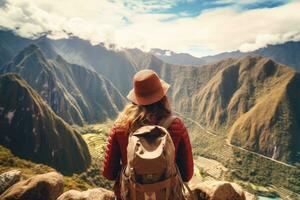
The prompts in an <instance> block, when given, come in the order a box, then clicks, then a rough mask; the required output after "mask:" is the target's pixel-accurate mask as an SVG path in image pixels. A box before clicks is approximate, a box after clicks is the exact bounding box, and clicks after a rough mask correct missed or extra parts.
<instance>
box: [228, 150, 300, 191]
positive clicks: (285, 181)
mask: <svg viewBox="0 0 300 200" xmlns="http://www.w3.org/2000/svg"><path fill="white" fill-rule="evenodd" d="M227 167H228V168H230V169H232V170H231V171H230V172H229V173H230V174H229V176H230V177H231V178H232V179H237V180H242V181H244V182H250V183H254V184H257V185H262V186H272V187H274V188H282V187H283V188H288V190H290V191H293V192H294V193H298V194H299V193H300V179H299V177H300V169H299V168H297V167H288V166H286V165H282V164H280V163H276V162H274V161H271V160H269V159H266V158H263V157H261V156H258V155H255V154H249V153H246V152H244V151H241V150H238V149H234V157H232V159H231V160H230V162H229V163H228V164H227Z"/></svg>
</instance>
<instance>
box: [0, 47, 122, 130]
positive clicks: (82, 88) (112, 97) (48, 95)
mask: <svg viewBox="0 0 300 200" xmlns="http://www.w3.org/2000/svg"><path fill="white" fill-rule="evenodd" d="M48 49H49V48H48ZM48 52H49V51H48ZM8 72H14V73H18V74H19V75H20V76H21V77H22V78H23V79H25V80H26V81H27V82H28V83H29V85H30V86H31V87H32V88H34V89H35V90H36V91H37V92H38V93H39V94H40V95H41V96H42V97H43V99H44V100H45V101H46V102H47V103H48V104H49V105H50V106H51V108H52V109H53V111H54V112H55V113H56V114H57V115H59V116H60V117H62V118H63V119H64V120H66V121H67V122H69V123H76V124H79V125H82V124H83V123H85V122H89V123H92V122H99V121H105V120H106V119H108V118H110V119H111V118H113V117H115V116H116V115H117V113H118V112H119V110H120V109H122V108H123V106H124V104H125V103H124V102H125V101H124V98H123V97H122V95H121V94H120V93H119V92H118V91H117V89H116V88H115V87H114V86H113V85H112V84H111V82H110V81H108V80H106V79H105V78H103V77H102V76H101V75H99V74H97V73H96V72H94V71H92V70H89V69H87V68H85V67H81V66H79V65H76V64H69V63H67V62H66V61H65V60H64V59H63V58H62V57H61V56H56V58H55V59H53V60H49V59H46V57H45V56H44V54H43V52H42V51H41V50H40V48H38V47H37V46H36V45H30V46H28V47H26V48H25V49H24V50H22V51H21V52H20V53H19V54H18V55H17V56H16V57H14V59H13V60H12V62H10V63H7V64H6V65H4V66H3V67H2V68H0V73H8Z"/></svg>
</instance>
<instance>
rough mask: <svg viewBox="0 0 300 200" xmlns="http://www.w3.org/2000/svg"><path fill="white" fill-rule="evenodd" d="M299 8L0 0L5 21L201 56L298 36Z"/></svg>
mask: <svg viewBox="0 0 300 200" xmlns="http://www.w3.org/2000/svg"><path fill="white" fill-rule="evenodd" d="M4 5H5V6H4ZM299 10H300V0H273V1H270V0H240V1H236V0H201V1H200V0H147V1H146V0H101V1H100V0H43V1H41V0H5V3H4V0H0V27H4V28H6V29H10V30H14V31H15V32H16V33H17V34H19V35H21V36H24V37H34V36H37V35H39V34H40V33H44V32H51V35H49V37H51V38H61V37H67V35H66V33H65V32H69V33H72V34H73V35H76V36H78V37H80V38H82V39H87V40H90V41H91V42H92V43H93V44H97V43H100V42H101V43H104V44H107V46H110V45H109V44H111V43H113V44H115V46H116V47H117V48H140V49H142V50H144V51H148V50H150V49H151V48H161V49H168V50H172V51H175V52H187V53H190V54H192V55H195V56H198V57H201V56H206V55H212V54H216V53H221V52H224V51H235V50H242V51H252V50H255V49H257V48H261V47H265V46H266V45H268V44H279V43H283V42H286V41H290V40H294V41H298V40H300V12H299Z"/></svg>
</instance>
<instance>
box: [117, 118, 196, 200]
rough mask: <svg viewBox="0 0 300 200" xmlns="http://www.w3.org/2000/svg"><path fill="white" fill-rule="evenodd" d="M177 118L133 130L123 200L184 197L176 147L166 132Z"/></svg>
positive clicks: (123, 175) (122, 178)
mask: <svg viewBox="0 0 300 200" xmlns="http://www.w3.org/2000/svg"><path fill="white" fill-rule="evenodd" d="M174 119H175V117H174V116H170V117H169V118H167V119H166V120H164V121H163V122H161V123H160V124H159V125H147V126H143V127H141V128H139V129H137V130H136V131H134V132H133V133H130V135H129V138H128V146H127V166H125V167H124V168H123V169H122V172H121V175H120V185H121V198H122V199H123V200H128V199H130V200H182V199H184V195H183V188H184V187H183V181H182V179H181V176H180V173H179V170H178V168H177V166H176V162H175V147H174V144H173V141H172V138H171V136H170V134H169V132H168V131H167V128H168V127H169V126H170V125H171V123H172V122H173V120H174ZM189 191H190V190H189Z"/></svg>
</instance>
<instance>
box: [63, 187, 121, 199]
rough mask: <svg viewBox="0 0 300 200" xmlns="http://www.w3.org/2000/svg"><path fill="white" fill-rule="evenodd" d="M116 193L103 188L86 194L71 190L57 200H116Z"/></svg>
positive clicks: (91, 190) (88, 191)
mask: <svg viewBox="0 0 300 200" xmlns="http://www.w3.org/2000/svg"><path fill="white" fill-rule="evenodd" d="M114 199H115V196H114V193H113V192H111V191H108V190H106V189H103V188H94V189H90V190H87V191H84V192H79V191H77V190H69V191H67V192H65V193H63V194H62V195H61V196H60V197H59V198H58V199H57V200H114Z"/></svg>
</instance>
